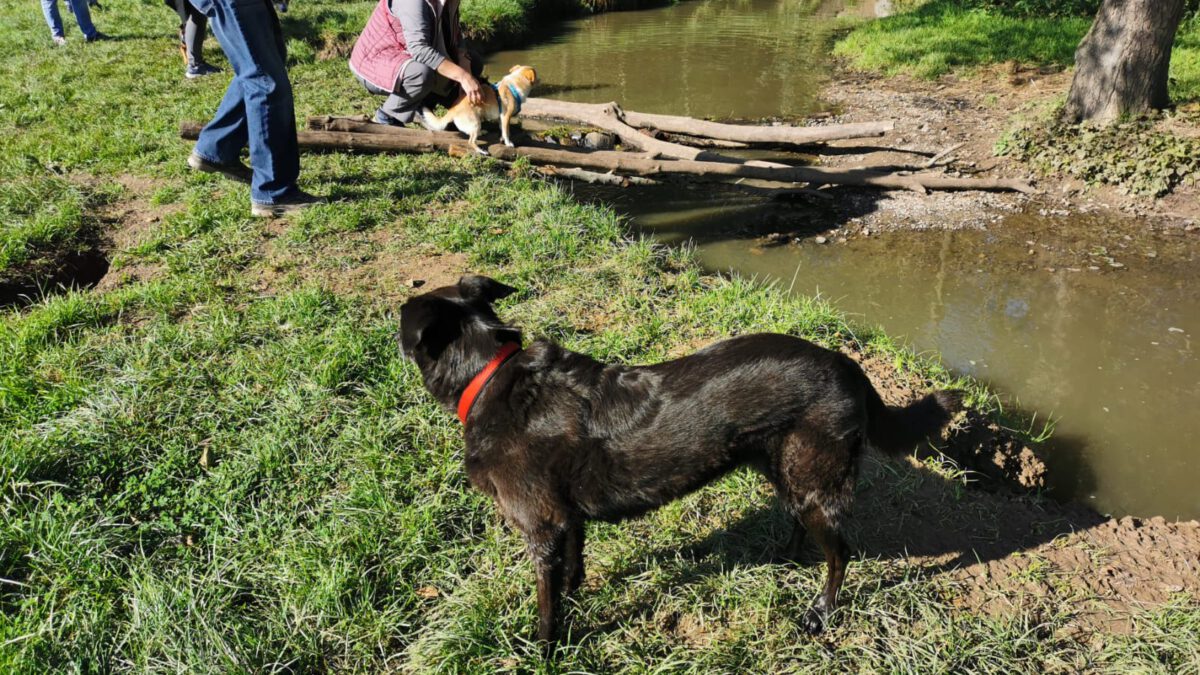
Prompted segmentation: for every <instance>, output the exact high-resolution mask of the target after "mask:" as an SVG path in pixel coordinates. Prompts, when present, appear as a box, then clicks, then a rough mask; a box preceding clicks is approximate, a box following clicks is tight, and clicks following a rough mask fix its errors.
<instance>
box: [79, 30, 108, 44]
mask: <svg viewBox="0 0 1200 675" xmlns="http://www.w3.org/2000/svg"><path fill="white" fill-rule="evenodd" d="M111 39H112V37H111V36H109V35H108V34H106V33H101V32H100V31H96V32H95V33H93V34H92V35H91V36H90V37H85V38H84V39H83V41H84V42H103V41H104V40H111Z"/></svg>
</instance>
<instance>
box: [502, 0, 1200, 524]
mask: <svg viewBox="0 0 1200 675" xmlns="http://www.w3.org/2000/svg"><path fill="white" fill-rule="evenodd" d="M889 4H890V3H886V2H872V1H870V0H865V1H864V2H861V3H857V4H854V3H845V2H829V1H827V2H800V1H796V0H791V1H789V0H705V1H704V2H684V3H680V4H678V5H675V6H672V7H666V8H662V9H654V10H647V11H640V12H623V13H622V12H618V13H610V14H602V15H597V16H594V17H588V18H585V19H580V20H576V21H571V22H568V23H567V24H566V25H564V26H561V27H558V28H556V29H555V30H556V32H555V33H554V34H552V35H550V36H549V37H548V38H547V39H546V40H545V41H544V42H541V43H539V44H538V45H536V46H535V47H533V48H530V49H526V50H522V51H509V52H500V53H497V54H494V55H492V57H491V58H490V60H489V62H490V64H491V65H490V67H489V70H490V71H492V72H503V70H504V69H506V68H507V67H508V66H510V65H512V64H515V63H524V64H528V65H533V66H534V67H536V68H537V70H538V73H539V75H540V77H541V79H542V81H543V82H544V83H545V85H544V87H543V88H542V89H541V90H540V91H539V92H538V93H539V95H548V96H552V97H557V98H564V99H570V100H578V101H590V102H599V101H609V100H617V101H620V102H621V103H622V104H623V105H624V106H625V107H626V108H628V109H632V110H639V111H645V112H661V113H673V114H684V115H690V116H696V117H704V116H712V117H716V118H759V117H794V116H802V115H806V114H811V113H814V112H818V111H820V110H821V109H822V104H821V102H820V100H819V98H818V94H819V91H820V88H821V85H822V83H823V81H824V78H825V77H826V73H827V67H826V65H825V64H826V62H827V56H826V55H825V53H824V51H823V50H824V47H825V45H826V44H827V37H828V31H829V30H830V26H831V24H832V21H831V19H834V18H835V17H837V16H838V15H839V14H843V13H847V12H852V13H856V14H863V13H866V14H868V15H870V14H871V13H873V12H876V11H887V9H888V5H889ZM581 192H582V191H581ZM585 195H586V196H596V197H598V198H601V199H603V200H605V201H606V202H608V203H611V204H613V205H614V206H615V207H616V208H617V209H619V210H620V211H621V212H623V213H625V214H628V215H629V216H630V217H631V219H632V221H633V223H634V225H635V226H636V227H638V228H639V229H641V230H643V231H646V232H649V233H652V234H654V235H655V236H657V237H659V238H660V239H661V240H663V241H664V242H667V243H685V242H691V243H693V244H694V245H695V246H696V250H697V256H698V257H699V259H700V260H701V262H702V263H703V264H704V265H705V266H706V267H708V268H709V269H711V270H714V271H722V272H725V271H735V272H737V273H740V274H742V275H745V276H754V277H757V278H759V279H763V280H766V281H777V282H778V283H780V284H782V285H783V286H784V287H785V288H788V289H790V290H791V291H792V292H794V293H797V294H803V295H812V294H820V295H821V296H822V297H824V298H826V299H828V300H829V301H831V302H832V303H834V304H835V305H836V306H837V307H839V308H840V309H842V310H844V311H846V312H848V313H850V314H851V315H852V317H853V318H854V319H855V320H856V321H857V322H859V323H861V324H865V325H878V326H880V327H882V328H883V330H884V331H886V332H887V333H888V334H889V335H892V336H894V337H897V338H900V339H903V340H905V341H907V342H909V343H910V344H911V345H912V346H913V347H914V348H915V349H917V350H930V351H933V352H936V353H937V354H939V355H940V357H941V358H942V360H943V362H944V363H945V364H946V365H947V366H948V367H950V368H951V369H953V370H954V371H956V372H960V373H965V374H969V375H971V376H973V377H976V378H979V379H981V380H983V381H985V382H987V383H988V384H989V385H991V386H992V387H993V388H994V389H995V390H996V391H998V392H999V393H1000V394H1001V396H1002V398H1003V399H1004V400H1005V401H1006V404H1007V405H1010V406H1014V407H1019V408H1021V409H1022V410H1025V411H1037V412H1038V413H1039V415H1040V419H1039V423H1038V424H1039V427H1040V424H1041V420H1044V419H1045V418H1046V417H1047V416H1049V417H1051V418H1052V419H1053V420H1054V433H1053V437H1052V439H1051V440H1050V441H1049V443H1048V445H1047V448H1048V449H1047V452H1046V454H1047V459H1048V463H1049V465H1050V469H1051V470H1050V478H1051V482H1052V484H1053V486H1054V488H1055V489H1056V491H1057V492H1058V493H1059V494H1062V495H1065V496H1071V497H1075V498H1078V499H1080V500H1082V501H1086V502H1088V503H1090V504H1092V505H1093V506H1094V507H1096V508H1098V509H1100V510H1102V511H1105V512H1109V513H1114V514H1118V515H1123V514H1133V515H1139V516H1151V515H1162V516H1165V517H1167V518H1171V519H1174V518H1200V489H1197V488H1196V483H1197V479H1200V449H1198V448H1197V443H1198V442H1200V413H1197V411H1196V405H1197V403H1200V359H1198V358H1197V353H1196V345H1194V338H1195V336H1197V335H1200V292H1197V289H1196V279H1200V259H1197V258H1196V256H1195V254H1194V249H1195V246H1194V244H1193V245H1190V248H1189V243H1188V240H1189V239H1190V237H1189V238H1185V237H1172V236H1168V235H1163V234H1156V233H1155V232H1153V231H1152V230H1151V228H1149V227H1147V226H1146V224H1145V223H1139V222H1133V221H1130V220H1128V219H1122V218H1115V217H1112V216H1096V215H1070V216H1067V215H1046V214H1045V213H1044V212H1040V211H1039V210H1037V209H1036V208H1034V209H1030V210H1029V211H1028V212H1024V213H997V214H995V217H994V218H988V219H986V221H988V222H987V225H986V228H985V229H978V228H967V229H960V230H954V231H942V230H932V231H920V232H899V233H884V234H874V235H872V236H851V237H849V239H848V240H847V241H845V242H844V243H841V242H835V241H831V242H828V243H825V244H818V243H816V241H815V239H814V238H812V237H803V236H801V239H800V241H799V243H788V244H785V245H781V246H773V247H764V246H763V245H762V236H763V235H765V234H768V233H770V232H774V231H776V230H779V229H781V228H780V223H781V222H783V223H784V224H785V225H787V224H788V222H789V221H795V220H799V221H803V220H804V218H805V215H804V210H805V209H808V208H810V207H809V206H807V205H805V204H803V203H796V204H780V203H778V202H771V201H769V200H768V198H767V197H762V196H754V195H746V194H742V193H738V192H733V191H725V190H714V189H711V188H709V187H700V188H693V189H688V188H653V189H637V190H632V189H628V190H603V191H589V192H586V193H585ZM784 229H788V228H784ZM790 229H791V230H795V228H794V227H791V228H790Z"/></svg>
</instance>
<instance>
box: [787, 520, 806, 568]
mask: <svg viewBox="0 0 1200 675" xmlns="http://www.w3.org/2000/svg"><path fill="white" fill-rule="evenodd" d="M807 535H808V529H807V528H806V527H804V523H802V522H800V519H799V518H792V536H791V537H789V538H788V542H787V545H786V546H785V547H784V549H783V558H784V560H787V561H789V562H793V563H796V564H797V565H799V564H800V554H801V553H802V552H803V551H804V537H805V536H807Z"/></svg>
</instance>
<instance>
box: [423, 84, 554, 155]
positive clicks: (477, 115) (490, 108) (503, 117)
mask: <svg viewBox="0 0 1200 675" xmlns="http://www.w3.org/2000/svg"><path fill="white" fill-rule="evenodd" d="M535 84H537V73H536V72H535V71H534V70H533V68H530V67H529V66H513V67H512V68H511V69H510V70H509V71H508V74H507V75H505V76H504V79H502V80H500V81H499V82H497V83H496V84H493V85H492V86H490V87H482V90H483V103H480V104H479V105H472V104H471V102H470V101H468V100H467V97H466V95H465V94H464V95H463V96H462V97H460V98H459V99H458V101H456V102H455V103H454V105H453V106H451V107H450V110H448V111H446V114H445V115H442V116H441V117H438V116H437V115H434V114H433V113H432V112H430V110H429V109H428V108H425V109H423V110H422V111H421V116H422V117H424V118H425V123H426V124H427V125H428V126H429V127H431V128H433V129H434V130H435V131H442V130H444V129H445V128H446V127H448V126H450V123H451V122H454V126H455V127H456V128H457V129H458V130H459V131H461V132H463V133H465V134H467V136H469V137H470V139H469V140H470V143H471V147H473V148H475V151H476V152H478V153H479V154H481V155H486V154H488V151H487V150H485V149H484V148H481V147H479V145H478V141H477V139H478V138H479V131H480V129H482V128H483V123H484V122H485V121H486V122H495V121H496V120H500V137H501V138H503V139H504V144H505V145H507V146H508V147H510V148H511V147H513V142H512V141H511V140H509V138H508V123H509V122H510V121H512V118H513V116H514V115H516V114H517V113H519V112H521V104H522V103H524V102H525V99H527V98H529V91H530V90H531V89H533V85H535Z"/></svg>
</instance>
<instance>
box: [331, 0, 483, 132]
mask: <svg viewBox="0 0 1200 675" xmlns="http://www.w3.org/2000/svg"><path fill="white" fill-rule="evenodd" d="M458 4H459V0H379V4H378V5H376V6H375V10H374V11H373V12H372V13H371V18H370V19H368V20H367V25H366V27H365V28H363V31H362V34H361V35H359V36H358V40H357V41H356V42H355V43H354V50H353V51H352V52H351V53H350V71H351V72H352V73H354V76H355V77H357V78H358V81H359V82H361V83H362V84H363V86H364V87H366V88H367V91H369V92H371V93H372V94H375V95H377V96H387V99H386V100H385V101H384V103H383V105H382V106H380V107H379V109H378V110H377V111H375V121H376V122H379V123H380V124H392V125H403V124H407V123H409V122H412V121H414V120H416V121H421V116H420V115H418V114H417V113H418V112H419V111H420V109H421V108H422V107H430V108H432V107H433V106H434V105H436V104H438V103H443V104H445V105H449V104H451V103H453V102H454V100H455V99H456V98H457V97H458V93H459V91H462V92H463V93H465V94H466V95H467V98H469V99H470V100H471V102H472V103H476V104H478V103H481V102H482V101H483V94H482V92H481V90H480V86H481V85H480V83H479V79H478V78H479V76H480V75H481V74H482V72H483V60H482V59H481V58H480V57H479V55H478V54H475V53H471V52H468V51H467V49H466V47H465V45H464V44H463V39H462V28H461V27H460V26H459V23H458Z"/></svg>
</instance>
